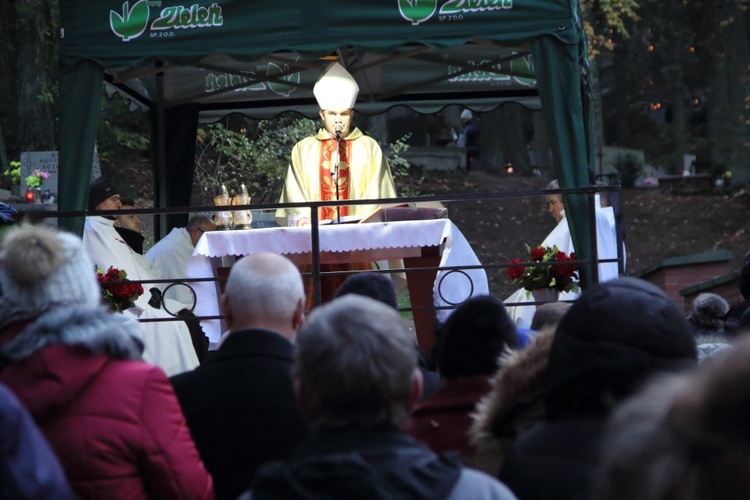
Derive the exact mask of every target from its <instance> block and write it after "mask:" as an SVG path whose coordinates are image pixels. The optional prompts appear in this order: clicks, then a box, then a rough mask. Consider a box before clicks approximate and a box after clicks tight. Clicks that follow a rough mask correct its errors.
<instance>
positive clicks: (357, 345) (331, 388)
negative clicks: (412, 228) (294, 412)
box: [251, 294, 515, 499]
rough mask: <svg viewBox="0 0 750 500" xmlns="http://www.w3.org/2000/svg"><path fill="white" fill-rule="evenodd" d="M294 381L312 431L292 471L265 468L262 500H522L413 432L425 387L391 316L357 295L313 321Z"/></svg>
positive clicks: (300, 344) (301, 340)
mask: <svg viewBox="0 0 750 500" xmlns="http://www.w3.org/2000/svg"><path fill="white" fill-rule="evenodd" d="M294 376H295V390H296V395H297V404H298V405H299V407H300V409H301V411H302V413H303V415H304V416H305V417H306V418H307V419H308V421H309V422H310V423H311V425H312V430H311V432H310V434H309V435H308V436H307V437H306V438H305V439H304V440H303V441H302V443H300V445H299V446H298V447H297V449H296V451H295V453H294V456H293V457H292V459H290V461H289V462H288V463H286V464H282V463H276V464H270V465H267V466H264V467H263V468H261V470H260V471H259V472H258V474H257V475H256V476H255V481H254V482H253V485H252V493H251V494H252V498H256V499H257V498H261V499H262V498H447V499H454V498H455V499H458V498H462V499H463V498H475V499H477V498H478V499H512V498H515V497H514V496H513V494H512V493H510V491H509V490H508V489H507V488H505V486H503V485H502V484H501V483H500V482H498V481H497V480H495V479H493V478H491V477H489V476H487V475H485V474H483V473H480V472H478V471H474V470H470V469H465V468H463V467H462V466H461V464H460V462H459V461H458V459H457V458H447V457H440V456H438V455H436V454H434V453H433V452H432V451H430V450H429V449H427V448H426V447H424V446H423V445H421V444H419V443H418V442H417V441H416V440H414V439H413V438H411V437H410V436H408V435H407V434H406V433H404V432H403V428H404V426H405V425H406V423H407V422H408V421H409V415H410V411H411V409H412V406H413V405H414V404H415V403H416V402H417V401H418V400H419V397H420V394H421V389H422V380H421V377H420V374H419V371H418V370H417V365H416V355H415V352H414V346H413V341H412V339H411V336H410V335H409V332H408V330H407V328H406V326H405V325H404V322H403V320H402V319H401V317H400V316H399V314H398V313H397V312H396V311H394V310H393V309H392V308H391V307H388V306H387V305H385V304H383V303H381V302H378V301H376V300H374V299H371V298H368V297H362V296H358V295H352V294H350V295H346V296H344V297H341V298H338V299H336V300H334V301H333V302H332V303H331V304H328V305H324V306H322V307H320V308H318V309H316V310H315V311H313V313H312V315H311V316H310V317H309V319H308V322H307V323H306V325H305V326H304V327H303V328H302V329H301V330H300V331H299V332H298V335H297V354H296V356H295V372H294Z"/></svg>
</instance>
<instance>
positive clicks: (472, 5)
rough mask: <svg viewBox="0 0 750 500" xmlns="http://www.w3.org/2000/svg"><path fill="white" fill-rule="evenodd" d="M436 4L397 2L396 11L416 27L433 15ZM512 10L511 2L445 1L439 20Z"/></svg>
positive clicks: (409, 0)
mask: <svg viewBox="0 0 750 500" xmlns="http://www.w3.org/2000/svg"><path fill="white" fill-rule="evenodd" d="M437 4H438V2H437V0H398V10H399V11H400V12H401V17H403V18H404V19H406V20H407V21H410V22H411V25H412V26H416V25H418V24H420V23H423V22H425V21H427V20H429V19H430V18H431V17H432V16H433V15H434V14H435V12H436V11H437ZM512 8H513V0H445V1H444V3H443V5H442V6H441V7H440V13H439V20H440V21H463V19H464V14H466V13H471V12H484V11H488V10H504V9H512Z"/></svg>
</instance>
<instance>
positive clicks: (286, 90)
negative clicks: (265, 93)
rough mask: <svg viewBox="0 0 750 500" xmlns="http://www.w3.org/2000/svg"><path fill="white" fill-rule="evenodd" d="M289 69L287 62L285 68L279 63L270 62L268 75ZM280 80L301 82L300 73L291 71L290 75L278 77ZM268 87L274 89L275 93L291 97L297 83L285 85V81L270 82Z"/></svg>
mask: <svg viewBox="0 0 750 500" xmlns="http://www.w3.org/2000/svg"><path fill="white" fill-rule="evenodd" d="M287 71H289V66H287V65H286V64H285V65H284V68H283V69H282V68H281V67H280V66H279V65H278V64H275V63H272V62H269V63H268V66H267V67H266V75H267V76H275V75H278V74H280V73H285V72H287ZM278 78H279V79H280V80H284V81H286V82H290V83H296V84H299V82H300V74H299V71H297V72H296V73H291V74H289V75H285V76H280V77H278ZM268 87H269V88H270V89H271V91H273V93H274V94H279V95H283V96H286V97H289V94H291V93H292V92H294V91H295V90H297V87H296V85H284V84H283V83H279V82H272V81H269V82H268Z"/></svg>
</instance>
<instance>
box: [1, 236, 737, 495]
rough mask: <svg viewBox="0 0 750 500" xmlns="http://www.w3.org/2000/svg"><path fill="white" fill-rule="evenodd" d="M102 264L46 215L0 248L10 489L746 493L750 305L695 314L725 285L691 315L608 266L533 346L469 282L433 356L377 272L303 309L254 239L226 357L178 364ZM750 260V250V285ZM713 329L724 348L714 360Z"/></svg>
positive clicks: (232, 310) (235, 271)
mask: <svg viewBox="0 0 750 500" xmlns="http://www.w3.org/2000/svg"><path fill="white" fill-rule="evenodd" d="M91 269H93V264H92V262H91V260H90V259H89V257H88V253H87V251H86V248H85V245H84V244H83V241H82V240H81V239H80V238H78V237H77V236H74V235H71V234H68V233H64V232H60V231H57V230H55V229H52V228H48V227H44V226H29V227H23V228H19V229H17V230H14V231H12V232H10V233H9V234H8V235H7V236H6V238H5V239H4V240H3V242H2V244H1V245H0V286H1V287H2V291H3V297H2V301H0V318H2V320H1V321H0V350H1V352H2V366H1V367H0V368H1V369H0V397H2V399H3V400H4V401H5V403H4V404H3V407H2V427H0V428H2V429H3V443H4V444H3V448H2V456H0V468H1V470H0V472H1V473H2V476H1V477H2V478H3V481H2V483H1V487H2V496H3V498H6V497H8V498H53V497H54V498H104V497H106V496H110V497H113V498H121V497H122V498H147V497H155V498H213V497H216V498H238V497H243V498H355V497H356V498H359V497H363V498H456V499H458V498H489V499H512V498H521V499H524V498H529V499H539V498H542V499H543V498H672V497H671V496H670V495H671V494H672V493H673V492H674V491H679V492H680V494H679V497H680V498H703V497H705V495H708V496H709V497H711V498H739V497H741V496H743V495H744V492H745V491H746V489H745V488H744V487H745V486H746V479H745V478H746V477H747V474H745V472H746V471H745V470H744V468H743V466H742V464H743V463H744V460H743V459H742V457H743V456H744V454H746V453H747V452H748V451H750V450H748V448H747V443H750V440H747V439H746V438H745V437H744V436H745V434H747V430H746V429H745V418H746V417H748V416H750V415H747V414H745V413H743V412H744V411H745V408H746V407H747V406H748V405H747V401H750V389H748V384H746V383H744V382H743V381H744V378H743V377H744V375H745V374H746V372H747V370H748V366H750V363H749V362H748V361H750V340H748V339H747V335H744V334H745V333H750V325H748V321H747V320H748V317H749V314H750V313H747V312H744V313H743V314H742V316H741V321H740V323H738V324H737V326H736V327H734V328H729V329H724V328H722V329H715V330H714V331H712V333H711V337H710V338H708V337H706V335H705V332H704V331H703V330H696V327H695V325H696V322H697V324H699V325H704V326H705V325H706V324H707V322H706V321H705V317H706V316H707V315H710V314H712V313H717V314H722V316H724V317H726V316H727V314H728V309H729V308H728V307H725V306H726V304H725V303H721V302H720V301H717V300H716V297H714V296H701V297H699V298H698V299H696V301H695V306H694V311H693V312H691V313H690V315H689V316H686V315H685V314H684V313H682V312H681V311H680V310H679V309H678V308H677V306H676V304H675V303H674V302H673V301H672V300H671V299H669V298H668V297H667V296H666V294H665V293H664V292H663V291H662V290H661V289H659V288H657V287H656V286H654V285H652V284H650V283H648V282H645V281H642V280H639V279H636V278H620V279H615V280H611V281H608V282H605V283H602V284H599V285H596V286H594V287H591V288H589V289H587V290H586V291H585V292H584V293H583V294H582V295H581V297H579V298H578V299H577V300H576V301H574V302H573V303H572V304H566V305H565V306H560V305H558V304H546V305H545V306H543V307H540V308H539V309H538V310H537V313H536V314H537V315H538V316H539V321H538V322H535V326H536V327H537V328H539V330H538V331H532V332H531V333H530V335H529V337H528V338H527V339H526V340H525V341H522V337H521V336H520V335H519V333H518V330H517V328H516V325H515V323H514V322H513V320H512V319H511V318H510V316H509V314H508V312H507V311H506V308H505V307H504V305H503V303H502V302H501V301H500V300H499V299H497V298H496V297H493V296H479V297H473V298H471V299H469V300H468V301H466V302H465V303H464V304H462V305H460V306H459V307H458V308H456V310H455V311H454V312H453V313H452V314H451V315H450V316H449V317H448V319H447V320H446V321H445V323H444V324H441V325H439V327H438V328H437V330H436V336H437V341H436V343H435V347H434V350H433V352H432V353H430V355H429V356H428V355H427V354H425V353H423V352H421V350H420V349H419V347H418V346H417V345H416V343H415V341H414V337H413V334H412V333H410V332H409V330H408V328H407V324H406V322H405V320H404V319H403V318H402V317H401V315H400V314H399V313H398V310H397V305H396V301H395V297H396V292H395V289H394V288H393V284H392V282H391V280H390V279H389V278H387V277H385V276H384V275H383V274H379V273H360V274H356V275H353V276H352V277H350V278H348V279H347V281H345V282H344V285H343V286H342V287H341V288H340V290H339V292H338V293H337V294H336V297H335V298H334V300H333V301H332V302H330V303H329V304H325V305H323V306H320V307H318V308H316V309H315V310H314V311H313V312H312V313H311V314H310V315H309V316H306V314H305V289H304V285H303V280H302V276H301V274H300V271H299V269H298V268H297V267H296V266H295V265H294V264H293V263H292V262H291V261H289V260H288V259H287V258H285V257H283V256H279V255H276V254H270V253H261V254H255V255H250V256H247V257H245V258H243V259H240V260H239V261H237V262H236V263H235V264H234V266H233V267H232V268H231V271H230V274H229V279H228V281H227V284H226V287H225V291H224V294H223V295H222V297H221V309H222V313H223V315H224V316H225V317H226V320H227V325H228V332H227V333H226V334H225V336H224V337H223V338H222V342H221V344H220V345H219V347H218V349H216V351H215V352H212V353H211V355H210V356H209V357H208V358H207V359H206V360H205V362H204V363H203V364H201V365H200V366H198V367H197V368H195V369H194V370H188V371H185V372H183V373H181V374H178V375H174V376H172V377H171V378H167V375H166V374H165V372H164V371H163V370H162V369H161V368H159V367H157V366H155V365H153V364H151V363H147V362H144V357H143V353H144V350H143V349H144V343H143V341H142V338H143V337H142V332H140V329H139V325H138V323H137V321H135V320H134V318H133V317H131V316H128V315H124V314H119V313H113V312H112V311H110V310H108V309H106V308H105V307H103V306H102V305H101V303H100V297H101V292H100V288H99V285H98V284H97V282H96V280H95V278H94V274H93V273H92V272H90V271H91ZM748 271H750V254H749V255H748V258H747V259H746V262H745V268H744V269H743V274H742V277H743V281H742V282H741V285H742V286H741V289H742V290H744V291H747V284H748V283H747V280H748V276H750V273H749V272H748ZM747 301H748V297H747V296H746V297H745V303H742V304H741V305H740V306H742V305H743V304H744V306H746V302H747ZM745 309H747V308H746V307H745ZM634 311H637V314H634ZM699 318H700V319H699ZM710 319H711V321H714V322H715V320H716V318H713V317H712V318H710ZM725 323H726V321H725ZM712 324H713V323H712ZM724 326H726V324H725V325H724ZM730 332H731V333H730ZM706 341H710V342H712V343H717V342H722V343H723V345H724V347H725V348H724V349H721V350H719V352H718V353H714V354H712V355H711V356H705V357H703V358H702V360H701V361H700V362H699V356H698V352H699V351H700V348H701V347H702V345H703V343H704V342H706ZM426 381H430V382H428V384H427V385H428V386H429V388H428V389H427V391H426V392H427V395H426V396H425V390H424V388H425V382H426ZM11 436H12V438H13V439H12V440H11V439H10V437H11ZM634 436H637V439H636V438H634ZM686 477H689V478H690V481H686V480H684V479H685V478H686ZM715 483H721V487H720V489H718V490H717V489H716V488H717V486H716V484H715ZM717 491H720V492H722V495H721V496H718V497H717V496H714V495H713V493H716V492H717Z"/></svg>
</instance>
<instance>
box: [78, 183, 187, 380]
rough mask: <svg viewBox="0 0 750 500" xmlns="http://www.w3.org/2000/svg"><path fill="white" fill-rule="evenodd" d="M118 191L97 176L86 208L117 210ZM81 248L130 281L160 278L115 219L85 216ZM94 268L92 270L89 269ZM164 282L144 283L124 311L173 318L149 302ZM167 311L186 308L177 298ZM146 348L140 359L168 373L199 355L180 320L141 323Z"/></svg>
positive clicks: (178, 370)
mask: <svg viewBox="0 0 750 500" xmlns="http://www.w3.org/2000/svg"><path fill="white" fill-rule="evenodd" d="M120 207H121V204H120V194H119V193H118V191H117V189H116V188H115V187H114V186H112V184H111V183H110V182H109V181H108V180H107V179H105V178H103V177H99V178H97V179H95V180H93V181H92V182H91V185H90V187H89V210H119V209H120ZM83 247H84V248H85V249H86V252H87V253H88V255H89V257H91V260H92V261H93V262H94V264H95V265H96V267H98V268H99V269H101V270H102V271H103V272H107V269H109V268H110V267H115V268H117V269H120V270H123V271H125V272H126V273H127V279H130V280H134V281H137V280H153V279H162V274H161V272H160V271H159V270H158V269H157V268H156V267H154V265H153V263H152V262H151V261H150V260H148V259H147V258H146V257H144V256H143V255H139V254H138V253H137V252H135V251H134V250H133V249H131V248H130V247H129V246H128V245H127V243H125V240H123V239H122V237H121V236H120V235H119V234H118V233H117V231H116V230H115V228H114V218H113V217H104V216H89V217H86V224H85V226H84V230H83ZM92 271H93V270H92ZM153 287H157V288H160V289H161V288H163V285H159V284H155V283H154V284H149V283H145V284H144V286H143V288H144V290H145V291H146V292H145V293H144V294H143V295H141V296H140V297H139V298H138V300H136V302H135V304H136V307H133V308H130V309H128V310H126V311H124V313H123V314H131V315H133V316H135V317H136V318H138V319H151V318H172V316H171V315H170V314H169V313H167V312H166V311H165V310H164V309H155V308H154V307H151V306H150V305H149V304H148V301H149V299H150V298H151V294H150V293H149V292H148V290H149V289H150V288H153ZM166 305H167V307H168V308H169V310H170V311H172V312H174V313H177V312H178V311H180V310H181V309H183V308H184V307H185V305H184V304H181V303H179V302H176V301H168V303H166ZM140 326H141V334H142V339H141V340H143V343H144V346H145V351H144V353H143V359H144V360H145V361H147V362H149V363H153V364H155V365H157V366H159V367H160V368H162V369H163V370H164V372H165V373H166V374H167V376H171V375H175V374H177V373H181V372H183V371H187V370H192V369H193V368H195V367H197V366H198V364H199V363H198V355H197V354H196V352H195V349H194V347H193V344H192V341H191V338H190V332H189V330H188V328H187V326H186V325H185V323H184V322H183V321H181V320H178V321H161V322H148V323H144V322H141V323H140Z"/></svg>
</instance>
